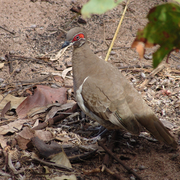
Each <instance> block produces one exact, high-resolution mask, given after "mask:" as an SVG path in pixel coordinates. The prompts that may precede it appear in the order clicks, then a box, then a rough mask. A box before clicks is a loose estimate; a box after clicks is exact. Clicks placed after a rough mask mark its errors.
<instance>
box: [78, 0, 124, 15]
mask: <svg viewBox="0 0 180 180" xmlns="http://www.w3.org/2000/svg"><path fill="white" fill-rule="evenodd" d="M122 1H123V0H117V1H116V2H115V0H90V1H89V2H88V3H86V4H85V5H84V6H83V8H82V10H81V13H82V15H83V16H84V17H90V15H91V14H103V13H105V12H106V11H108V10H110V9H113V8H114V7H116V6H117V5H118V4H119V3H120V2H122Z"/></svg>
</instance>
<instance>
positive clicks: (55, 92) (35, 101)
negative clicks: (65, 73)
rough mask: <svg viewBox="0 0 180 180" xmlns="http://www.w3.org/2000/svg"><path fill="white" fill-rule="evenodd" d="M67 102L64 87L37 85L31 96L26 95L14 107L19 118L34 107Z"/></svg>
mask: <svg viewBox="0 0 180 180" xmlns="http://www.w3.org/2000/svg"><path fill="white" fill-rule="evenodd" d="M66 102H67V95H66V88H58V89H55V88H50V87H48V86H43V85H37V88H36V89H35V91H34V95H33V96H28V97H27V98H26V99H25V100H24V101H23V102H22V103H21V104H20V105H19V106H18V107H17V109H16V112H17V114H18V117H19V118H24V117H26V116H27V113H28V112H29V111H30V110H31V109H33V108H36V107H43V106H47V105H48V104H53V103H60V104H64V103H66Z"/></svg>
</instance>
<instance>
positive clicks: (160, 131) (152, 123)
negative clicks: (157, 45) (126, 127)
mask: <svg viewBox="0 0 180 180" xmlns="http://www.w3.org/2000/svg"><path fill="white" fill-rule="evenodd" d="M137 120H138V122H139V123H140V124H141V125H143V126H144V127H145V128H146V129H147V130H148V131H149V132H150V133H151V134H152V135H153V136H154V137H155V138H156V139H157V140H158V141H160V142H164V143H165V144H167V145H169V146H172V147H173V148H177V146H178V144H177V142H176V141H175V139H174V137H173V136H172V135H171V134H170V133H169V131H168V130H167V129H166V128H165V127H164V125H163V124H162V122H161V121H160V120H159V119H158V118H157V117H156V116H155V115H154V114H152V115H148V117H147V116H146V117H144V118H143V117H137Z"/></svg>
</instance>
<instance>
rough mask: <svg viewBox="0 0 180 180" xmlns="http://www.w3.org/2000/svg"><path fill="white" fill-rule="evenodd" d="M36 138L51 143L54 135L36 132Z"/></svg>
mask: <svg viewBox="0 0 180 180" xmlns="http://www.w3.org/2000/svg"><path fill="white" fill-rule="evenodd" d="M35 136H36V137H38V138H39V139H41V140H43V141H51V140H52V139H53V135H52V133H51V132H49V131H44V130H36V131H35Z"/></svg>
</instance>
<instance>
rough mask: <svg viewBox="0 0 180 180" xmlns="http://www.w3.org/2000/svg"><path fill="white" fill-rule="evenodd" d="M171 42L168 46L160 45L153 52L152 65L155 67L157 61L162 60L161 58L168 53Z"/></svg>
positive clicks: (157, 63) (170, 48)
mask: <svg viewBox="0 0 180 180" xmlns="http://www.w3.org/2000/svg"><path fill="white" fill-rule="evenodd" d="M172 48H173V47H172V46H171V44H169V47H168V46H166V45H164V46H161V47H160V48H159V49H158V50H157V51H156V52H155V53H154V54H153V67H154V68H156V67H157V66H158V65H159V63H160V62H161V61H162V60H163V58H164V57H165V56H166V55H167V54H169V53H170V52H171V50H172Z"/></svg>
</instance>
